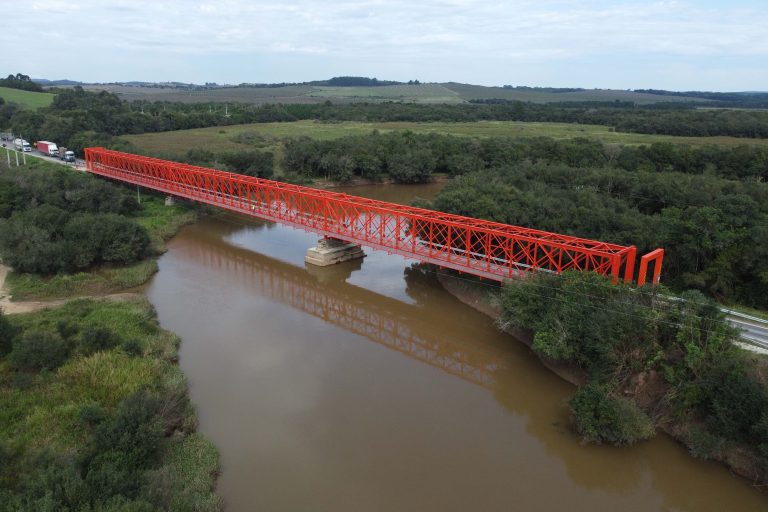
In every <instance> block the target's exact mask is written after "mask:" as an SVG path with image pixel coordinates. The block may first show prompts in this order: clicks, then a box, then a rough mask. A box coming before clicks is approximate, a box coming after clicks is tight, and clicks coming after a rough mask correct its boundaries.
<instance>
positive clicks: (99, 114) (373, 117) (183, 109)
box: [0, 86, 768, 151]
mask: <svg viewBox="0 0 768 512" xmlns="http://www.w3.org/2000/svg"><path fill="white" fill-rule="evenodd" d="M53 92H56V97H55V98H54V101H53V104H52V105H51V106H50V107H47V108H44V109H38V110H20V109H18V108H17V107H16V106H15V105H11V104H5V105H0V125H5V126H9V127H10V128H11V129H12V130H13V132H14V133H22V134H24V136H25V137H26V138H27V139H29V140H37V139H48V140H54V141H56V142H58V143H59V144H60V145H63V146H66V147H68V148H72V149H74V150H76V151H80V150H82V148H84V147H87V146H92V145H106V146H115V145H118V146H119V142H118V141H116V140H114V137H115V136H117V135H123V134H137V133H148V132H163V131H171V130H182V129H190V128H203V127H209V126H226V125H231V124H244V123H263V122H290V121H296V120H301V119H317V120H321V121H368V122H387V121H413V122H431V121H443V122H470V121H482V120H494V121H536V122H564V123H580V124H600V125H607V126H611V127H613V128H614V129H616V130H620V131H627V132H638V133H658V134H669V135H688V136H711V135H731V136H735V137H759V138H765V137H768V112H761V111H744V110H714V109H713V110H691V109H681V108H670V107H669V106H666V107H665V108H664V109H648V108H642V109H641V108H635V107H631V108H630V107H628V106H619V107H615V106H611V107H605V106H596V105H598V104H584V105H578V104H577V105H572V106H559V105H556V104H551V105H536V104H530V103H522V102H502V103H493V104H471V105H418V104H408V103H393V102H389V103H375V104H368V103H354V104H345V105H334V104H331V103H330V102H326V103H324V104H319V105H298V104H297V105H273V104H268V105H260V106H255V105H243V104H239V105H229V106H228V108H227V113H226V115H225V113H224V108H223V106H222V105H220V104H213V103H211V104H194V105H192V104H182V103H168V102H146V101H140V102H133V103H127V102H124V101H121V100H120V99H119V98H118V97H117V96H115V95H114V94H110V93H107V92H104V91H102V92H90V91H85V90H83V89H82V88H81V87H79V86H76V87H74V88H72V89H54V90H53Z"/></svg>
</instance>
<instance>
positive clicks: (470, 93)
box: [443, 83, 706, 105]
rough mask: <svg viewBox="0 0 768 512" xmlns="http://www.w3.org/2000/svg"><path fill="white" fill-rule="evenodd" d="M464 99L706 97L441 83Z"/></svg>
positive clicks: (546, 100)
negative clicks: (549, 90) (537, 89)
mask: <svg viewBox="0 0 768 512" xmlns="http://www.w3.org/2000/svg"><path fill="white" fill-rule="evenodd" d="M443 85H444V86H445V87H446V88H447V89H449V90H450V91H453V92H455V93H456V94H458V95H459V97H460V98H461V99H464V100H488V99H505V100H518V101H530V102H532V103H557V102H562V101H616V100H619V101H634V102H635V103H637V104H641V105H647V104H650V103H665V102H670V101H676V102H679V101H698V102H701V101H706V100H702V99H701V98H689V97H684V96H659V95H656V94H646V93H640V92H633V91H622V90H614V89H587V90H583V91H574V92H546V91H535V90H525V89H522V90H521V89H504V88H503V87H484V86H482V85H470V84H456V83H448V84H443Z"/></svg>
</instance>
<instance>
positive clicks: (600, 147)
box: [283, 131, 768, 182]
mask: <svg viewBox="0 0 768 512" xmlns="http://www.w3.org/2000/svg"><path fill="white" fill-rule="evenodd" d="M523 162H531V163H539V162H543V163H550V164H551V163H562V164H565V165H568V166H570V167H579V168H582V167H603V166H610V167H617V168H619V169H623V170H626V171H630V172H640V171H644V172H668V171H674V172H680V173H685V174H697V175H699V174H714V175H716V176H718V177H722V178H729V179H742V180H756V181H760V180H766V179H768V147H762V146H747V145H743V146H735V147H725V146H703V147H690V146H684V145H676V144H668V143H655V144H651V145H649V146H639V147H632V146H616V145H605V144H602V143H601V142H599V141H594V140H589V139H582V138H577V139H573V140H567V141H558V140H555V139H551V138H546V137H539V138H532V139H523V138H518V139H511V138H484V139H469V138H465V137H455V136H450V135H440V134H415V133H412V132H407V131H406V132H390V133H385V134H382V133H379V132H375V131H374V132H373V133H371V134H369V135H355V136H349V137H343V138H341V139H337V140H331V141H319V140H313V139H309V138H307V137H303V138H296V139H289V140H287V141H286V142H285V151H284V161H283V167H284V168H285V170H287V171H288V172H292V173H296V174H300V175H304V176H310V177H324V178H327V179H332V180H336V181H347V180H349V179H351V178H353V177H362V178H368V179H377V178H381V177H385V176H387V175H389V176H391V177H392V178H393V179H395V180H396V181H400V182H424V181H428V180H429V179H430V177H431V175H432V174H433V173H447V174H450V175H460V174H466V173H468V172H472V171H476V170H481V169H487V168H497V167H502V166H509V165H514V164H519V163H523Z"/></svg>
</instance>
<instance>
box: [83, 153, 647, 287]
mask: <svg viewBox="0 0 768 512" xmlns="http://www.w3.org/2000/svg"><path fill="white" fill-rule="evenodd" d="M85 159H86V168H87V170H88V171H89V172H91V173H94V174H98V175H101V176H105V177H108V178H112V179H116V180H120V181H124V182H128V183H134V184H137V185H141V186H144V187H147V188H151V189H154V190H158V191H161V192H165V193H168V194H172V195H176V196H179V197H183V198H187V199H191V200H195V201H199V202H203V203H207V204H211V205H214V206H219V207H221V208H225V209H227V210H231V211H235V212H238V213H243V214H246V215H252V216H255V217H259V218H262V219H266V220H271V221H275V222H281V223H284V224H288V225H291V226H293V227H297V228H301V229H305V230H307V231H312V232H315V233H319V234H321V235H324V236H329V237H333V238H338V239H342V240H347V241H350V242H355V243H358V244H361V245H365V246H369V247H372V248H374V249H380V250H385V251H388V252H390V253H396V254H400V255H402V256H405V257H407V258H413V259H416V260H421V261H424V262H427V263H433V264H436V265H439V266H442V267H447V268H452V269H455V270H459V271H462V272H466V273H468V274H473V275H477V276H480V277H484V278H488V279H492V280H496V281H503V280H504V279H507V278H510V277H513V276H515V275H519V274H522V273H525V272H530V271H547V272H554V273H561V272H563V271H566V270H582V271H593V272H597V273H600V274H603V275H606V276H610V277H612V279H613V281H614V282H618V280H619V279H620V277H621V276H622V275H623V277H624V280H625V281H626V282H630V281H632V278H633V276H634V265H635V257H636V249H635V247H634V246H622V245H617V244H611V243H606V242H600V241H596V240H589V239H586V238H579V237H574V236H569V235H561V234H557V233H550V232H547V231H541V230H537V229H530V228H524V227H520V226H511V225H508V224H501V223H498V222H490V221H485V220H480V219H475V218H471V217H463V216H460V215H453V214H449V213H443V212H436V211H432V210H425V209H422V208H415V207H412V206H404V205H399V204H394V203H388V202H384V201H378V200H375V199H367V198H363V197H357V196H351V195H348V194H343V193H338V192H330V191H327V190H318V189H314V188H310V187H304V186H300V185H292V184H288V183H281V182H278V181H272V180H265V179H261V178H253V177H249V176H243V175H241V174H235V173H229V172H224V171H218V170H215V169H207V168H204V167H196V166H192V165H187V164H181V163H177V162H170V161H166V160H160V159H156V158H149V157H145V156H139V155H133V154H130V153H123V152H120V151H112V150H108V149H104V148H86V150H85ZM656 267H657V269H658V270H659V271H660V268H661V259H660V258H659V259H658V260H657V261H656Z"/></svg>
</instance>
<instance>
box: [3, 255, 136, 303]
mask: <svg viewBox="0 0 768 512" xmlns="http://www.w3.org/2000/svg"><path fill="white" fill-rule="evenodd" d="M10 270H11V269H10V268H9V267H7V266H5V265H0V309H2V311H3V313H5V314H6V315H16V314H19V313H31V312H33V311H40V310H41V309H50V308H55V307H58V306H61V305H63V304H66V303H67V302H69V301H71V300H76V299H105V300H113V301H126V300H134V299H136V298H138V297H140V296H141V295H140V294H138V293H110V294H108V295H83V296H80V297H68V298H66V299H51V300H45V301H24V302H11V295H10V293H9V292H8V289H7V288H6V287H5V277H6V276H7V275H8V272H9V271H10Z"/></svg>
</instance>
